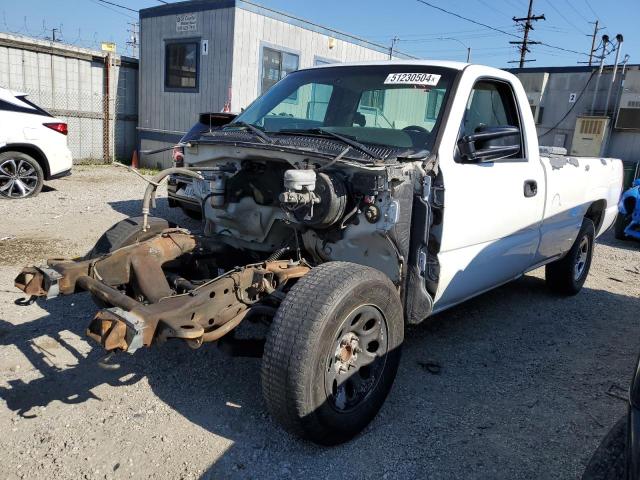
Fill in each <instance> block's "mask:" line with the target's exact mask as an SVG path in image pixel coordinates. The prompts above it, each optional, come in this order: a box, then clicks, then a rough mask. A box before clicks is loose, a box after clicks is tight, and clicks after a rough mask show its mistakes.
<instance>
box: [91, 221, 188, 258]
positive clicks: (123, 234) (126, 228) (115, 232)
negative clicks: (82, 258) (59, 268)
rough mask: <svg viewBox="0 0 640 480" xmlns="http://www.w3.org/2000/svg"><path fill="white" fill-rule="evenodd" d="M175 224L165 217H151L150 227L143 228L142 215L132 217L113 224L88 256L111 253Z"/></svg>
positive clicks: (148, 237) (146, 238)
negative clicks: (144, 229) (145, 229)
mask: <svg viewBox="0 0 640 480" xmlns="http://www.w3.org/2000/svg"><path fill="white" fill-rule="evenodd" d="M173 226H175V224H173V223H169V222H168V221H167V220H165V219H164V218H158V217H149V228H148V229H147V231H146V232H145V231H143V229H142V217H131V218H127V219H125V220H122V221H120V222H118V223H116V224H115V225H113V226H112V227H111V228H110V229H109V230H107V231H106V232H104V233H103V234H102V236H101V237H100V238H99V239H98V241H97V242H96V244H95V245H94V247H93V248H92V249H91V250H90V251H89V253H87V255H86V258H92V257H97V256H99V255H105V254H107V253H111V252H113V251H114V250H117V249H119V248H122V247H126V246H128V245H133V244H134V243H136V242H143V241H145V240H149V239H150V238H151V237H154V236H156V235H157V234H158V233H160V232H162V231H163V230H165V229H166V228H170V227H173Z"/></svg>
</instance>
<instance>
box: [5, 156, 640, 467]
mask: <svg viewBox="0 0 640 480" xmlns="http://www.w3.org/2000/svg"><path fill="white" fill-rule="evenodd" d="M48 185H49V188H47V189H46V190H45V191H43V192H42V193H41V194H40V196H38V197H36V198H32V199H26V200H21V201H4V202H0V218H1V219H2V223H1V224H0V399H1V400H0V432H3V434H2V435H1V436H0V473H2V475H1V476H2V477H3V478H44V477H46V478H60V479H62V478H212V479H213V478H216V479H217V478H264V477H266V478H342V477H348V478H411V477H413V478H443V479H445V478H446V479H449V478H465V479H466V478H576V477H579V475H580V474H581V473H582V470H583V469H584V466H585V465H586V462H587V461H588V459H589V456H590V455H591V453H592V452H593V450H594V449H595V448H596V446H597V445H598V443H599V441H600V439H601V438H602V437H603V436H604V435H605V433H606V432H607V430H608V429H609V427H610V426H611V425H613V423H614V422H615V421H616V420H617V419H618V418H619V417H620V416H621V415H622V414H623V412H624V408H625V404H624V402H623V401H621V400H620V399H619V398H617V397H620V396H624V395H625V394H626V393H625V390H626V389H627V386H628V383H629V380H630V376H631V373H632V369H633V367H634V364H635V359H636V356H637V354H638V352H640V344H639V343H638V318H639V317H638V312H639V308H640V301H639V297H640V245H639V244H637V243H633V242H619V241H616V240H614V239H613V235H612V234H611V232H607V233H606V234H605V235H604V236H603V237H602V238H601V239H600V241H599V244H598V245H597V246H596V250H595V254H594V260H593V265H592V267H591V275H590V277H589V278H588V279H587V282H586V285H585V288H584V290H583V291H582V292H581V293H580V294H579V295H578V296H576V297H573V298H568V299H567V298H560V297H555V296H553V295H551V294H550V293H548V291H547V290H546V288H545V285H544V281H543V271H542V270H537V271H535V272H533V273H532V274H530V275H527V276H526V277H524V278H522V279H520V280H518V281H516V282H514V283H512V284H510V285H506V286H504V287H501V288H499V289H497V290H495V291H493V292H490V293H488V294H485V295H482V296H480V297H478V298H476V299H475V300H472V301H470V302H467V303H465V304H464V305H462V306H460V307H456V308H454V309H452V310H450V311H447V312H445V313H442V314H439V315H437V316H435V317H434V318H433V319H431V320H430V321H428V322H426V323H425V324H423V325H420V326H418V327H414V328H411V330H410V331H409V332H408V333H407V334H406V341H405V344H404V356H403V360H402V363H401V367H400V371H399V374H398V378H397V380H396V383H395V386H394V388H393V390H392V393H391V395H390V397H389V399H388V400H387V402H386V404H385V405H384V407H383V409H382V411H381V413H380V415H379V416H378V417H377V418H376V419H375V420H374V421H373V423H372V424H371V425H370V426H369V427H368V428H367V429H366V430H365V432H364V433H363V434H362V435H360V436H359V437H357V438H356V439H355V440H353V441H351V442H349V443H347V444H345V445H342V446H339V447H335V448H321V447H318V446H315V445H312V444H307V443H303V442H301V441H299V440H298V439H296V438H294V437H291V436H289V435H288V434H286V433H284V432H283V431H282V430H281V429H280V428H279V426H278V425H276V424H275V423H274V422H273V421H272V420H271V419H270V418H269V417H268V415H267V414H266V410H265V406H264V404H263V401H262V398H261V395H260V394H259V392H260V385H259V382H260V375H259V373H260V372H259V369H260V363H259V360H256V359H244V358H230V357H226V356H225V355H223V354H222V353H221V352H220V351H219V350H218V349H217V348H216V347H215V346H209V347H204V348H201V349H199V350H197V351H196V350H190V349H189V348H188V347H186V346H185V345H184V344H182V343H178V342H175V343H171V342H170V343H168V344H166V345H164V346H162V347H159V348H153V349H149V350H145V351H139V352H138V353H136V354H135V355H134V356H128V355H121V356H120V358H119V359H118V362H119V363H120V368H119V369H117V370H104V369H101V368H99V367H98V366H97V363H96V362H97V360H98V359H100V358H101V356H102V355H103V354H104V353H103V352H102V351H101V349H100V348H97V347H96V346H95V345H94V344H93V343H90V342H89V341H87V340H86V339H85V336H84V329H85V327H86V325H87V323H88V321H89V320H90V318H92V316H93V314H94V312H95V311H96V307H95V306H94V304H93V302H92V301H91V299H90V298H89V297H88V295H86V294H82V295H78V296H73V297H67V298H59V299H54V300H51V301H49V302H45V301H38V302H37V304H34V305H32V306H29V307H21V306H17V305H15V304H14V301H15V300H16V299H18V298H20V297H21V295H20V292H18V291H17V290H16V289H14V288H13V278H14V276H15V275H16V273H17V272H18V271H19V270H20V268H21V267H22V266H23V265H24V264H33V263H35V264H38V263H41V262H43V260H44V259H46V258H47V257H54V256H58V257H60V256H65V257H73V256H78V255H82V254H84V253H86V251H87V250H89V249H90V248H91V246H92V245H93V243H94V242H95V240H96V239H97V238H98V236H99V235H100V234H101V233H102V232H103V231H104V230H106V229H107V228H108V227H109V226H111V225H112V224H113V223H115V222H117V221H118V220H121V219H123V218H125V217H128V216H132V215H138V214H139V210H140V204H141V202H140V198H141V195H142V191H143V189H144V183H143V182H142V181H141V180H140V179H138V178H136V177H135V176H134V175H133V174H131V173H129V172H127V171H125V170H123V169H118V168H116V167H88V166H87V167H78V168H76V169H75V170H74V174H73V175H72V176H71V177H68V178H64V179H61V180H57V181H52V182H50V183H49V184H48ZM161 192H162V193H161V195H160V198H159V200H158V208H157V210H156V212H155V214H156V215H158V216H166V217H167V218H169V219H170V220H173V221H177V222H178V223H179V224H181V225H183V226H185V227H187V228H191V229H196V230H197V229H198V228H199V224H198V222H194V221H192V220H189V219H187V218H186V217H185V216H183V215H181V213H180V211H179V210H174V209H169V208H168V205H167V202H166V189H164V188H163V189H161Z"/></svg>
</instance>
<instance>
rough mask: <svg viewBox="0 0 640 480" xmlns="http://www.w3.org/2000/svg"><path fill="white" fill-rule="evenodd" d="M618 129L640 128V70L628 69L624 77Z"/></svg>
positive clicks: (617, 120) (617, 123)
mask: <svg viewBox="0 0 640 480" xmlns="http://www.w3.org/2000/svg"><path fill="white" fill-rule="evenodd" d="M615 127H616V129H617V130H640V71H638V70H628V71H627V72H626V75H625V78H624V86H623V88H622V95H621V96H620V109H619V110H618V115H617V117H616V125H615Z"/></svg>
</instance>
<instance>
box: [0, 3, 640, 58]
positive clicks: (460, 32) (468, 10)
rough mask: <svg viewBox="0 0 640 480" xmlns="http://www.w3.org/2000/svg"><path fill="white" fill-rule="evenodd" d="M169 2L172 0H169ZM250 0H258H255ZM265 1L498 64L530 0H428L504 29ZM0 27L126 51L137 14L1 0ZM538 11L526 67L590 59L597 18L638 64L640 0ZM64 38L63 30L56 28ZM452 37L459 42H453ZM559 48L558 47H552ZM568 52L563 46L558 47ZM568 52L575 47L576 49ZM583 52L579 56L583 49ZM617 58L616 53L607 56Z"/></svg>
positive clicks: (398, 6) (428, 14)
mask: <svg viewBox="0 0 640 480" xmlns="http://www.w3.org/2000/svg"><path fill="white" fill-rule="evenodd" d="M110 1H112V2H114V3H119V4H121V5H123V6H126V7H128V8H130V9H132V10H138V9H141V8H146V7H150V6H157V5H160V4H161V2H159V1H158V0H110ZM168 1H169V2H172V1H173V0H168ZM252 1H253V0H252ZM256 3H260V4H262V5H264V6H267V7H270V8H274V9H276V10H281V11H284V12H287V13H290V14H293V15H295V16H298V17H301V18H304V19H306V20H310V21H312V22H314V23H319V24H321V25H323V26H327V27H331V28H335V29H337V30H341V31H344V32H346V33H352V34H356V35H359V36H361V37H363V38H366V39H369V40H372V41H375V42H377V43H381V44H383V45H389V44H390V43H391V39H392V38H393V37H394V36H397V37H398V38H399V39H400V40H399V43H398V47H397V48H398V49H400V50H402V51H404V52H407V53H410V54H413V55H416V56H419V57H422V58H433V59H449V60H464V59H465V57H466V46H469V47H471V59H472V61H474V62H478V63H486V64H489V65H493V66H497V67H508V66H514V65H513V64H509V63H508V62H509V61H510V60H516V59H517V58H519V54H518V52H517V51H516V49H515V47H514V46H513V45H510V44H509V41H510V40H517V38H516V37H513V36H510V35H508V34H512V35H519V34H520V33H519V30H518V29H517V27H515V25H514V22H513V21H512V20H511V17H513V16H519V17H522V16H526V14H527V5H528V0H428V3H431V4H433V5H435V6H438V7H441V8H444V9H447V10H450V11H451V12H454V13H457V14H459V15H462V16H465V17H467V18H470V19H473V20H475V21H477V22H480V23H484V24H486V25H490V26H492V27H494V28H497V29H499V30H502V31H503V32H505V33H502V32H498V31H495V30H491V29H489V28H486V27H483V26H481V25H477V24H473V23H471V22H468V21H465V20H463V19H460V18H457V17H455V16H453V15H450V14H447V13H444V12H442V11H439V10H437V9H435V8H432V7H429V6H427V5H425V4H423V3H419V1H418V0H322V1H314V0H261V1H256ZM0 13H2V15H3V16H2V19H0V20H1V21H0V30H2V31H10V32H17V33H24V34H31V35H33V36H40V37H43V36H49V37H50V36H51V34H52V33H51V29H53V28H59V29H61V37H62V40H63V41H65V42H68V43H75V44H78V45H82V46H99V44H100V42H101V41H114V42H116V43H117V44H118V52H119V53H125V54H126V53H127V46H126V41H127V28H128V25H127V22H135V21H136V19H137V13H135V12H132V11H129V10H126V9H122V8H118V7H114V6H109V5H104V4H101V3H99V2H98V1H97V0H56V1H53V0H22V1H21V2H16V1H15V0H0ZM534 13H535V14H536V15H540V14H544V15H545V17H546V21H539V22H537V23H536V24H535V30H534V31H533V32H532V34H531V38H532V39H533V40H537V41H541V42H544V43H545V44H546V45H533V46H531V51H532V52H531V53H530V54H528V57H527V58H528V59H535V60H536V61H535V62H531V63H528V66H555V65H575V64H576V63H577V62H578V61H584V60H587V59H588V57H587V55H585V54H587V53H588V52H589V49H590V47H591V39H590V38H589V37H588V36H587V35H590V34H591V33H593V25H592V24H589V23H588V22H590V21H591V22H592V21H595V19H596V18H598V19H599V20H600V22H601V25H602V26H604V27H606V29H605V30H603V31H602V32H600V33H599V37H600V36H601V35H602V34H603V33H608V34H609V35H610V37H611V38H614V37H615V35H616V33H622V34H623V35H624V37H625V43H624V45H623V47H622V50H621V53H622V54H623V55H624V54H625V53H628V54H630V55H631V59H630V62H632V63H640V29H638V27H637V22H638V18H640V0H609V1H606V2H605V1H603V0H535V1H534ZM56 34H57V35H60V33H58V32H57V33H56ZM454 39H455V40H454ZM554 47H555V48H554ZM561 49H565V50H561ZM566 50H572V51H575V52H579V53H574V52H570V51H566ZM581 53H582V54H581ZM608 60H609V61H610V62H613V54H612V55H610V56H609V57H608Z"/></svg>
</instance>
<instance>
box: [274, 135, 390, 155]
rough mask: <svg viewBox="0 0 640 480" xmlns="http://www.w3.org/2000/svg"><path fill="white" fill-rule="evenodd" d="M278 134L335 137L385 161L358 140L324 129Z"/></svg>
mask: <svg viewBox="0 0 640 480" xmlns="http://www.w3.org/2000/svg"><path fill="white" fill-rule="evenodd" d="M277 133H293V134H301V135H308V134H310V135H325V136H327V137H333V138H335V139H337V140H340V141H341V142H342V143H344V144H346V145H349V146H350V147H352V148H355V149H356V150H360V151H361V152H363V153H366V154H367V155H369V156H370V157H371V158H373V159H374V160H384V159H383V158H380V157H379V156H378V155H376V153H375V152H374V151H373V150H371V149H369V148H368V147H366V146H365V145H363V144H362V143H360V142H357V141H356V140H353V139H351V138H349V137H345V136H344V135H340V134H339V133H335V132H332V131H331V130H325V129H324V128H291V129H284V130H280V131H279V132H277Z"/></svg>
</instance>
